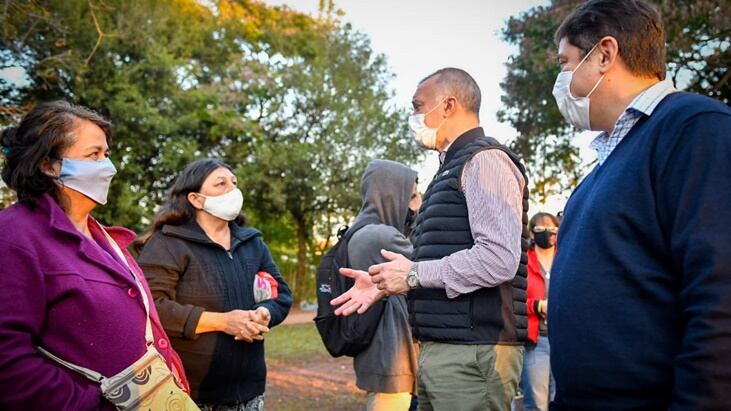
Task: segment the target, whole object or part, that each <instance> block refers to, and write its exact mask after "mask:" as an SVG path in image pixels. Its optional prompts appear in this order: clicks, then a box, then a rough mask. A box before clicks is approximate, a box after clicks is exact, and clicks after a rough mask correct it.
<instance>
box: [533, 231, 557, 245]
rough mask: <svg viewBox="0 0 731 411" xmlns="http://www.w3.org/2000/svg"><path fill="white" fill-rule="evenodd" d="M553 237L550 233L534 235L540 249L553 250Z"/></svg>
mask: <svg viewBox="0 0 731 411" xmlns="http://www.w3.org/2000/svg"><path fill="white" fill-rule="evenodd" d="M551 235H552V234H551V233H550V232H548V231H542V232H540V233H533V237H534V238H533V239H534V241H535V242H536V245H537V246H538V247H541V248H551V247H553V245H552V244H551Z"/></svg>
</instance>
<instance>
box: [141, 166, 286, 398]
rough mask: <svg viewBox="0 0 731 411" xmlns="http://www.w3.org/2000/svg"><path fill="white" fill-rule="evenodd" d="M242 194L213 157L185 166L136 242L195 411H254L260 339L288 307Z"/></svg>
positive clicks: (259, 389) (262, 373) (262, 374)
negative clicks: (247, 221)
mask: <svg viewBox="0 0 731 411" xmlns="http://www.w3.org/2000/svg"><path fill="white" fill-rule="evenodd" d="M242 204H243V196H242V194H241V190H239V189H238V188H237V187H236V177H235V176H234V175H233V173H232V172H231V168H230V167H229V166H228V165H226V164H224V163H222V162H221V161H219V160H216V159H202V160H197V161H194V162H193V163H191V164H189V165H188V166H187V167H185V169H184V170H183V172H182V173H181V174H180V175H179V176H178V177H177V178H176V180H175V182H174V183H173V186H172V188H171V190H170V195H169V198H168V199H167V202H166V203H165V204H164V205H163V206H162V208H161V210H160V211H159V212H158V214H157V215H156V216H155V220H154V222H153V224H152V227H151V228H150V231H149V232H148V233H147V234H146V235H145V236H143V237H142V239H141V240H140V245H141V246H142V249H141V252H140V255H139V259H138V262H139V265H140V267H142V270H143V271H144V273H145V276H146V277H147V281H148V283H149V284H150V289H151V291H152V294H153V296H154V298H155V305H156V306H157V310H158V312H159V313H160V319H161V320H162V324H163V326H164V328H165V331H166V332H167V333H168V336H169V337H170V340H171V342H172V345H173V347H174V348H175V350H176V351H177V352H178V353H179V354H180V357H181V358H182V360H183V364H184V365H185V370H186V372H187V375H188V378H189V380H190V385H191V391H192V396H193V399H194V400H196V402H198V403H199V405H200V406H201V409H202V410H204V411H205V410H213V409H215V410H216V411H222V410H247V411H249V410H261V409H262V408H263V394H264V387H265V383H266V364H265V362H264V345H263V339H264V334H265V333H266V332H268V331H269V327H272V326H275V325H277V324H279V323H281V322H282V320H284V317H286V315H287V313H288V312H289V308H290V306H291V304H292V297H291V293H290V291H289V287H287V284H286V283H285V282H284V280H283V279H282V277H281V276H280V274H279V270H278V269H277V266H276V264H274V261H273V260H272V256H271V254H270V253H269V250H268V248H267V247H266V245H265V244H264V242H263V241H262V239H261V233H260V232H259V231H257V230H255V229H253V228H249V227H242V226H241V225H242V224H243V215H242V214H241V206H242Z"/></svg>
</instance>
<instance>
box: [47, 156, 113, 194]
mask: <svg viewBox="0 0 731 411" xmlns="http://www.w3.org/2000/svg"><path fill="white" fill-rule="evenodd" d="M115 174H117V169H116V168H115V167H114V164H113V163H112V160H110V159H109V158H105V159H104V160H99V161H89V160H77V159H73V158H64V159H63V160H61V174H60V175H59V177H58V181H59V182H60V183H61V184H63V185H65V186H66V187H68V188H71V189H74V190H76V191H78V192H80V193H81V194H83V195H85V196H87V197H89V198H91V199H92V200H94V201H96V202H97V203H99V204H102V205H104V204H106V203H107V194H109V185H110V184H111V183H112V177H114V175H115Z"/></svg>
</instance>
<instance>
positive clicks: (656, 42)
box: [554, 0, 666, 80]
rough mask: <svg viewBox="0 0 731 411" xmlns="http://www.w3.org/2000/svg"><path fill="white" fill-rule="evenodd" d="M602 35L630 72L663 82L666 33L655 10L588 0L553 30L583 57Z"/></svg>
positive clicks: (616, 0)
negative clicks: (610, 41)
mask: <svg viewBox="0 0 731 411" xmlns="http://www.w3.org/2000/svg"><path fill="white" fill-rule="evenodd" d="M605 36H612V37H614V38H615V39H616V40H617V43H618V44H619V55H620V56H621V57H622V61H623V62H624V64H625V65H626V66H627V68H628V69H629V71H630V72H632V73H633V74H635V75H637V76H641V77H657V78H658V79H659V80H663V79H665V59H666V57H665V30H664V29H663V25H662V20H661V19H660V14H659V13H658V11H657V10H656V9H655V8H654V7H653V6H652V5H650V4H648V3H647V2H645V1H642V0H590V1H587V2H586V3H584V4H582V5H580V6H579V7H577V8H576V10H574V11H573V12H572V13H571V14H569V15H568V16H567V17H566V18H565V19H564V21H563V23H561V26H560V27H559V28H558V30H556V34H555V35H554V40H555V42H556V44H558V43H559V42H560V41H561V40H562V39H564V38H565V39H566V40H568V42H569V43H571V44H572V45H574V46H576V47H578V48H579V49H581V51H582V57H583V56H585V55H586V53H588V52H589V50H591V48H592V47H594V45H595V44H596V43H597V42H598V41H599V40H601V39H602V37H605Z"/></svg>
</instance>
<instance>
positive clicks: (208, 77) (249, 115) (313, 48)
mask: <svg viewBox="0 0 731 411" xmlns="http://www.w3.org/2000/svg"><path fill="white" fill-rule="evenodd" d="M339 15H340V12H339V11H337V10H336V9H335V7H334V4H333V3H332V1H324V0H323V1H322V2H321V15H320V16H319V17H318V18H313V17H310V16H307V15H304V14H302V13H298V12H296V11H293V10H291V9H289V8H287V7H271V6H267V5H264V4H263V3H259V2H257V1H251V0H238V1H236V0H219V1H217V2H215V3H211V2H199V1H195V0H130V1H121V0H117V1H111V0H106V1H101V0H86V1H82V0H72V1H68V0H65V1H60V0H56V1H47V2H25V1H13V0H9V1H6V2H5V7H4V9H3V14H2V15H1V20H0V24H2V29H1V30H2V33H1V36H0V44H2V51H0V69H3V68H9V67H16V68H21V69H22V71H23V72H24V73H25V75H26V76H27V81H26V82H14V83H10V82H0V108H1V109H0V125H2V124H9V123H12V122H15V121H17V120H18V119H19V118H20V115H22V113H23V112H24V111H26V110H27V109H29V107H31V106H32V104H34V103H35V102H38V101H43V100H50V99H56V98H64V99H67V100H69V101H72V102H74V103H77V104H82V105H85V106H88V107H92V108H94V109H95V110H98V111H99V112H100V113H102V114H103V115H105V116H106V117H108V118H110V119H111V121H112V123H113V125H114V138H113V143H112V149H113V153H112V158H113V161H114V162H115V164H116V166H117V168H118V174H117V176H116V178H115V179H114V180H113V183H112V187H111V191H110V196H109V198H110V202H109V204H108V205H107V206H105V207H104V208H103V209H101V210H100V211H99V212H97V213H96V214H97V217H99V218H101V219H102V220H103V221H106V222H109V223H112V222H113V223H114V224H119V225H125V226H128V227H132V228H133V229H135V230H137V231H141V230H143V229H144V228H145V227H146V225H147V224H148V223H149V220H150V218H151V217H152V214H153V212H154V210H155V209H156V207H157V206H158V205H159V204H160V203H161V202H162V200H163V198H164V196H165V193H166V190H167V188H168V187H169V186H170V184H171V182H172V179H173V178H174V177H175V175H176V174H177V172H178V171H179V170H181V169H182V167H183V166H184V165H185V164H186V163H188V162H189V161H191V160H193V159H195V158H200V157H204V156H216V157H220V158H222V159H224V160H226V161H227V162H229V164H232V166H234V168H235V172H236V174H237V176H238V177H239V181H240V182H241V186H242V189H243V190H244V192H245V196H246V199H247V200H246V201H245V210H246V212H247V214H248V215H249V216H250V217H251V220H252V221H253V222H254V223H256V224H257V225H258V226H260V227H262V229H264V230H265V231H264V232H265V235H266V236H267V242H268V243H269V244H270V246H272V249H273V252H274V254H275V257H280V258H281V259H280V260H279V261H280V263H282V264H284V267H283V268H284V269H285V270H287V269H288V268H289V267H290V265H291V264H290V263H291V261H292V259H290V258H287V257H289V256H292V253H291V249H292V248H296V253H295V255H296V260H297V264H296V270H295V271H296V274H295V275H293V276H287V278H288V280H289V282H290V283H292V285H294V289H295V297H296V298H298V299H300V298H303V297H304V296H305V295H306V293H305V292H306V290H305V289H304V288H303V285H304V284H306V282H307V279H308V278H311V275H308V273H309V272H310V271H311V270H309V268H310V267H311V266H312V263H313V256H315V255H316V254H317V253H316V247H314V246H313V244H314V243H316V242H317V240H318V239H319V238H320V237H322V238H325V239H326V240H327V239H329V236H330V232H331V229H330V227H329V226H330V225H332V222H333V221H335V220H338V221H340V220H343V219H346V218H347V216H348V215H350V214H352V213H354V212H355V211H356V210H357V208H358V205H359V190H358V187H357V183H358V181H359V178H360V174H361V173H362V171H363V170H364V167H365V164H366V163H367V162H368V160H370V159H371V158H373V157H377V156H385V157H388V158H391V159H394V160H402V161H413V160H415V159H416V157H417V155H418V153H417V151H416V149H415V148H414V147H413V145H412V144H409V142H408V139H405V138H404V136H405V135H406V132H405V124H406V115H405V113H404V112H403V111H401V110H397V109H395V108H393V107H390V106H389V105H388V101H389V100H390V97H391V95H392V94H391V92H390V91H389V89H388V87H387V84H388V80H389V79H390V74H389V73H388V71H387V68H386V62H385V59H384V57H383V56H380V55H375V54H374V53H373V52H372V50H371V48H370V44H369V42H368V39H367V38H366V37H365V36H363V35H362V34H360V33H358V32H356V31H354V30H352V28H350V27H349V26H347V25H345V24H343V23H342V22H340V20H339V18H338V16H339ZM318 233H320V235H317V234H318ZM269 236H271V241H270V237H269ZM326 242H327V241H326ZM293 268H294V267H293ZM286 274H287V273H286V272H285V275H286Z"/></svg>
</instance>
